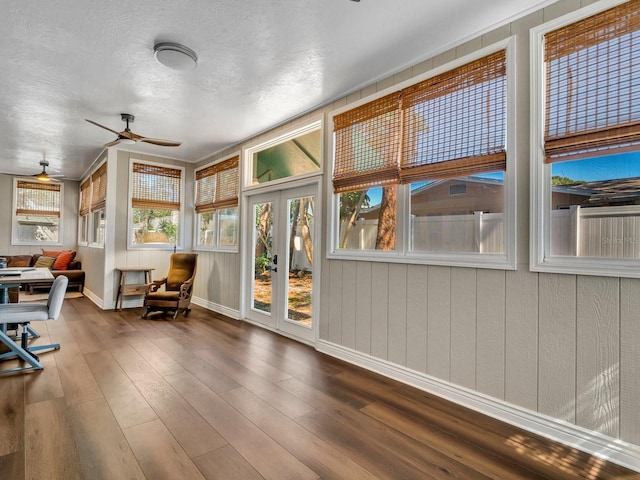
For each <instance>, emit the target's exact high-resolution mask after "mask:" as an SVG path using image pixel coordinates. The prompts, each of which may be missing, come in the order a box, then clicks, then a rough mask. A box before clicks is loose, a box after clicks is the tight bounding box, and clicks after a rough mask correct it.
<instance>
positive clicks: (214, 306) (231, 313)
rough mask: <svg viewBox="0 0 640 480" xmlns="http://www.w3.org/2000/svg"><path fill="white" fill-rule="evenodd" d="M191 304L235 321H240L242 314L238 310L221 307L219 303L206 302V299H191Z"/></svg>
mask: <svg viewBox="0 0 640 480" xmlns="http://www.w3.org/2000/svg"><path fill="white" fill-rule="evenodd" d="M191 302H192V303H194V304H196V305H198V306H200V307H202V308H206V309H207V310H211V311H213V312H216V313H219V314H221V315H225V316H227V317H230V318H233V319H234V320H240V312H239V311H238V310H234V309H232V308H229V307H225V306H224V305H220V304H219V303H214V302H210V301H209V300H205V299H204V298H200V297H191Z"/></svg>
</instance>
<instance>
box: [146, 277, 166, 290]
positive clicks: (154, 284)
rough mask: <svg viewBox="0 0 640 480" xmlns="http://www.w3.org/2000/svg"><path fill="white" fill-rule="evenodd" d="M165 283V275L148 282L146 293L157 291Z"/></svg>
mask: <svg viewBox="0 0 640 480" xmlns="http://www.w3.org/2000/svg"><path fill="white" fill-rule="evenodd" d="M166 283H167V277H164V278H161V279H159V280H153V281H152V282H151V283H150V284H148V285H147V287H148V288H147V293H149V292H157V291H158V289H159V288H160V287H161V286H162V285H164V284H166Z"/></svg>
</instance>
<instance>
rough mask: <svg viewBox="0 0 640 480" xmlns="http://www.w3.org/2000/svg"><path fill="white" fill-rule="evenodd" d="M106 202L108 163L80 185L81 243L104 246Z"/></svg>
mask: <svg viewBox="0 0 640 480" xmlns="http://www.w3.org/2000/svg"><path fill="white" fill-rule="evenodd" d="M106 202H107V162H104V163H103V164H102V165H100V166H99V167H98V168H97V169H96V171H95V172H94V173H93V174H92V175H91V176H90V177H89V178H87V179H86V180H85V181H84V182H82V183H81V184H80V208H79V212H78V215H79V225H78V228H79V232H80V235H79V239H78V242H79V243H81V244H84V245H87V244H89V243H90V244H92V245H93V246H104V235H105V207H106Z"/></svg>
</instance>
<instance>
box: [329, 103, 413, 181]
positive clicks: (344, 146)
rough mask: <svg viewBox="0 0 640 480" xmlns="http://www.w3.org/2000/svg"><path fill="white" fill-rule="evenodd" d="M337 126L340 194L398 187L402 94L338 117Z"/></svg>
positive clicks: (336, 170)
mask: <svg viewBox="0 0 640 480" xmlns="http://www.w3.org/2000/svg"><path fill="white" fill-rule="evenodd" d="M333 122H334V133H335V157H334V158H335V162H334V171H333V189H334V191H335V192H336V193H341V192H349V191H353V190H365V189H367V188H370V187H375V186H386V185H393V184H396V183H398V181H399V178H400V177H399V169H398V154H399V151H400V131H401V112H400V93H399V92H394V93H392V94H390V95H387V96H385V97H382V98H379V99H377V100H374V101H372V102H369V103H366V104H364V105H362V106H360V107H356V108H354V109H352V110H349V111H347V112H344V113H341V114H339V115H336V116H335V117H334V119H333Z"/></svg>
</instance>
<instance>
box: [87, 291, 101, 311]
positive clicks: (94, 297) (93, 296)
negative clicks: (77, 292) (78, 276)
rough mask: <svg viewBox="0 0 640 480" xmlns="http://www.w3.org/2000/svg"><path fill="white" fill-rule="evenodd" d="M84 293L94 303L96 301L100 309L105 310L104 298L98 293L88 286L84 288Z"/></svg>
mask: <svg viewBox="0 0 640 480" xmlns="http://www.w3.org/2000/svg"><path fill="white" fill-rule="evenodd" d="M82 293H83V294H84V296H85V297H87V298H88V299H89V300H91V301H92V302H93V303H95V304H96V305H97V307H98V308H99V309H101V310H104V308H103V305H104V303H103V301H102V298H100V297H99V296H98V295H96V294H95V293H93V292H92V291H91V290H89V289H88V288H87V287H85V288H84V289H83V290H82Z"/></svg>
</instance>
